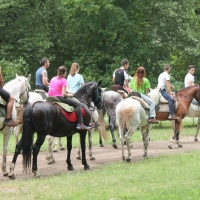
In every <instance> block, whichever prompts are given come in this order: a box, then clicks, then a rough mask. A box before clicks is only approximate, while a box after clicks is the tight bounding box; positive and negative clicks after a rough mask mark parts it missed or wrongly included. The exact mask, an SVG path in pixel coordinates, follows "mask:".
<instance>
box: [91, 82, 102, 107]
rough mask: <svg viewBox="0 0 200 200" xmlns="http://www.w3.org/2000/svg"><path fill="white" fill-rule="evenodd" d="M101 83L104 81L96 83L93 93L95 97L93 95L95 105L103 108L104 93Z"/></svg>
mask: <svg viewBox="0 0 200 200" xmlns="http://www.w3.org/2000/svg"><path fill="white" fill-rule="evenodd" d="M101 83H102V81H99V82H98V84H97V83H95V86H94V94H93V97H92V101H93V102H94V105H95V106H96V107H97V108H98V109H100V108H101V94H102V90H101Z"/></svg>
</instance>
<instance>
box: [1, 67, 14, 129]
mask: <svg viewBox="0 0 200 200" xmlns="http://www.w3.org/2000/svg"><path fill="white" fill-rule="evenodd" d="M0 96H1V97H2V99H3V100H4V101H6V103H7V112H6V119H5V121H4V124H5V125H7V126H17V125H18V124H17V122H15V121H14V120H13V119H12V110H13V104H14V98H13V97H12V96H11V95H10V93H8V92H7V91H6V90H4V89H3V76H2V72H1V67H0Z"/></svg>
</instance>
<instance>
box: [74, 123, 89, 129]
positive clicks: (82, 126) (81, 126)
mask: <svg viewBox="0 0 200 200" xmlns="http://www.w3.org/2000/svg"><path fill="white" fill-rule="evenodd" d="M76 128H77V129H79V130H88V129H89V128H90V127H87V126H85V125H84V124H80V123H79V124H77V126H76Z"/></svg>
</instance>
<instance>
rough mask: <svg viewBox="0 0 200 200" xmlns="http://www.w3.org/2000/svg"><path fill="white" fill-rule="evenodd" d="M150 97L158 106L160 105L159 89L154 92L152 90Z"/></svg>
mask: <svg viewBox="0 0 200 200" xmlns="http://www.w3.org/2000/svg"><path fill="white" fill-rule="evenodd" d="M148 96H149V97H150V98H151V99H152V100H153V101H154V103H155V104H156V106H157V105H158V104H159V100H160V92H159V90H158V89H153V90H152V89H151V90H150V92H149V94H148Z"/></svg>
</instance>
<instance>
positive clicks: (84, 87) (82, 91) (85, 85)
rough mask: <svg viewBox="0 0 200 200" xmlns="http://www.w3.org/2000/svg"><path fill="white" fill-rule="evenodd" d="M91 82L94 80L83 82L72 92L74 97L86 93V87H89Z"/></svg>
mask: <svg viewBox="0 0 200 200" xmlns="http://www.w3.org/2000/svg"><path fill="white" fill-rule="evenodd" d="M92 84H94V82H88V83H85V84H83V85H82V86H81V87H80V88H79V89H78V90H77V92H75V93H74V97H76V98H80V97H81V96H83V95H84V94H85V93H86V90H87V88H88V87H90V86H91V85H92Z"/></svg>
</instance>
